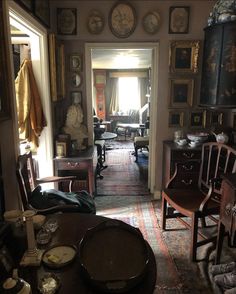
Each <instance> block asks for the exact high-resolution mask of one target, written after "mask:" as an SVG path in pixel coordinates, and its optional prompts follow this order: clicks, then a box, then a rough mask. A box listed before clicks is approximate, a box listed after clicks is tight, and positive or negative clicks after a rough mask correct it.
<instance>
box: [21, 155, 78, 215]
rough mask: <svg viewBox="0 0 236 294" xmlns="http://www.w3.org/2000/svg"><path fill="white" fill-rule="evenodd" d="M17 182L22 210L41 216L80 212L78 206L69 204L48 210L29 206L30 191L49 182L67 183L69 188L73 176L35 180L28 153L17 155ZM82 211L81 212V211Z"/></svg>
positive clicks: (31, 161) (30, 157)
mask: <svg viewBox="0 0 236 294" xmlns="http://www.w3.org/2000/svg"><path fill="white" fill-rule="evenodd" d="M16 175H17V180H18V184H19V189H20V196H21V201H22V205H23V209H24V210H27V209H33V210H35V211H36V212H37V213H41V214H48V213H53V212H59V211H60V212H64V211H70V212H79V211H81V209H80V207H78V205H69V204H65V205H63V204H60V205H55V206H52V207H50V208H43V209H38V208H35V207H33V206H32V205H31V204H30V202H31V201H30V200H31V199H32V191H33V190H34V189H35V188H36V187H37V186H38V185H39V184H43V183H50V182H58V183H60V182H67V183H68V186H69V187H71V185H72V180H74V179H75V177H74V176H68V177H57V176H52V177H47V178H41V179H36V176H35V171H34V168H33V160H32V153H31V152H28V153H25V154H23V155H19V157H18V160H17V170H16ZM82 211H83V210H82Z"/></svg>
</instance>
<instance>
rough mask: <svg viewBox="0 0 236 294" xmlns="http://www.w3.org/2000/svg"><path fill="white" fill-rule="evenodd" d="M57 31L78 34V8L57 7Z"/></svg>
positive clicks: (64, 33) (61, 33) (60, 33)
mask: <svg viewBox="0 0 236 294" xmlns="http://www.w3.org/2000/svg"><path fill="white" fill-rule="evenodd" d="M57 33H58V34H59V35H76V34H77V9H76V8H57Z"/></svg>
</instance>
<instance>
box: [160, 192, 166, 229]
mask: <svg viewBox="0 0 236 294" xmlns="http://www.w3.org/2000/svg"><path fill="white" fill-rule="evenodd" d="M166 210H167V201H166V199H165V197H163V196H162V220H161V228H162V230H165V229H166Z"/></svg>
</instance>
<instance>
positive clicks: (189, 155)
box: [182, 152, 194, 158]
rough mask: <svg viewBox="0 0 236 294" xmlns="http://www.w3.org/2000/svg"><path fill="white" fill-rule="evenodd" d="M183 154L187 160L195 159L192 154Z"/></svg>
mask: <svg viewBox="0 0 236 294" xmlns="http://www.w3.org/2000/svg"><path fill="white" fill-rule="evenodd" d="M182 154H183V156H184V157H187V158H193V156H194V153H190V154H188V153H185V152H184V153H182Z"/></svg>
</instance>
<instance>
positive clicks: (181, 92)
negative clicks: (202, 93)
mask: <svg viewBox="0 0 236 294" xmlns="http://www.w3.org/2000/svg"><path fill="white" fill-rule="evenodd" d="M169 88H170V102H169V107H170V108H185V107H186V108H187V107H191V106H192V105H193V93H194V80H193V79H170V81H169Z"/></svg>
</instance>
